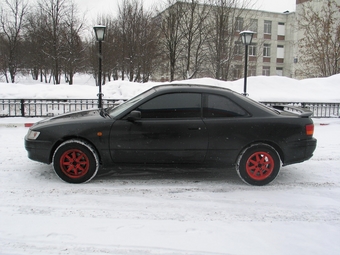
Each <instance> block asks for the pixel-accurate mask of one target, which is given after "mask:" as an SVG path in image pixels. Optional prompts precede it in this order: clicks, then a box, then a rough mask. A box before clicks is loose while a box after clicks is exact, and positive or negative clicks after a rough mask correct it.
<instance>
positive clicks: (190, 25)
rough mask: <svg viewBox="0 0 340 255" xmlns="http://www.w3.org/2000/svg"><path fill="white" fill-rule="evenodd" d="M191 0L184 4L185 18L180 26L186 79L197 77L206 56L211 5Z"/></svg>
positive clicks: (183, 70)
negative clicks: (205, 48)
mask: <svg viewBox="0 0 340 255" xmlns="http://www.w3.org/2000/svg"><path fill="white" fill-rule="evenodd" d="M199 2H200V1H198V0H190V1H187V2H185V3H184V5H183V18H182V19H181V22H180V28H181V31H182V33H181V34H183V45H184V49H183V52H182V54H181V56H182V57H181V60H182V61H181V62H182V76H183V78H184V79H191V78H193V77H195V75H196V74H197V72H199V71H200V69H201V65H202V63H203V62H204V60H205V58H206V53H207V52H206V51H205V50H204V43H205V41H206V39H207V36H208V33H207V29H208V28H207V22H206V21H207V19H208V18H209V14H210V9H211V5H208V4H200V3H199Z"/></svg>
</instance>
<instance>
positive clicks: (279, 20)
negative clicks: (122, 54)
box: [157, 0, 340, 80]
mask: <svg viewBox="0 0 340 255" xmlns="http://www.w3.org/2000/svg"><path fill="white" fill-rule="evenodd" d="M335 1H336V2H337V3H340V0H335ZM323 2H324V1H323V0H296V12H288V11H286V12H283V13H276V12H268V11H261V10H249V9H246V10H239V13H241V14H240V15H238V14H237V15H234V17H233V19H234V23H233V26H235V27H236V29H235V30H233V31H232V33H233V39H232V40H233V43H234V46H233V47H234V49H231V47H229V50H230V51H231V50H232V51H233V54H232V57H231V58H228V59H227V58H226V59H227V60H226V61H231V63H230V65H229V66H228V71H227V72H229V73H230V74H228V78H227V79H228V80H235V79H239V78H242V77H244V74H243V72H244V62H245V61H244V57H245V52H244V49H245V46H244V45H243V44H242V42H241V40H240V36H239V33H240V32H241V31H243V30H250V31H253V32H254V37H253V40H252V43H251V45H249V47H248V55H249V59H248V76H258V75H265V76H272V75H278V76H286V77H290V78H298V79H300V78H306V77H302V76H301V75H300V76H299V74H298V73H299V72H297V70H298V69H299V68H300V69H301V68H304V66H303V64H301V62H300V58H301V52H300V51H301V45H300V47H299V40H300V39H301V38H302V37H303V31H300V30H299V27H298V20H299V18H300V17H299V15H301V14H302V10H303V8H304V5H305V4H306V3H308V4H312V5H313V6H315V7H320V6H321V5H322V4H323ZM170 8H171V7H170ZM213 8H219V7H218V6H214V7H213ZM235 10H236V12H237V10H238V9H237V8H235ZM165 12H166V10H165ZM231 16H232V15H231ZM210 18H214V17H213V15H211V17H210ZM229 33H230V32H229ZM206 48H208V47H206ZM210 48H211V47H210ZM229 56H231V55H230V54H229ZM230 59H231V60H230ZM209 65H210V64H209V63H203V65H202V67H201V69H200V71H199V72H197V73H196V74H195V76H194V77H195V78H201V77H207V76H209V77H212V76H213V75H214V74H213V73H212V71H211V68H210V70H209ZM165 67H166V65H165ZM166 68H167V67H166ZM164 73H165V70H164V68H163V70H162V72H160V73H159V74H158V75H157V76H158V77H159V76H162V77H165V75H164ZM182 73H183V72H182ZM215 76H216V75H215ZM176 78H177V79H178V78H183V77H180V76H179V75H178V76H177V77H176ZM214 78H219V77H214ZM222 79H225V78H222Z"/></svg>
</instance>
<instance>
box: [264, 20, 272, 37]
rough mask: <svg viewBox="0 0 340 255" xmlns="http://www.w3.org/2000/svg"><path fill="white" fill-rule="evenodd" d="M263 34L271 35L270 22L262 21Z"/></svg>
mask: <svg viewBox="0 0 340 255" xmlns="http://www.w3.org/2000/svg"><path fill="white" fill-rule="evenodd" d="M264 33H265V34H271V33H272V22H271V21H270V20H265V21H264Z"/></svg>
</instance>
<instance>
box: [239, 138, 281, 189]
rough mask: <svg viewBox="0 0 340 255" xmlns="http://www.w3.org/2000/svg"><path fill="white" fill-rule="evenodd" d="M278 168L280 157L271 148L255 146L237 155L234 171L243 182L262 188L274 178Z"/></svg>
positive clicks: (261, 145) (260, 145)
mask: <svg viewBox="0 0 340 255" xmlns="http://www.w3.org/2000/svg"><path fill="white" fill-rule="evenodd" d="M280 167H281V161H280V157H279V155H278V153H277V152H276V150H275V149H274V148H273V147H271V146H269V145H266V144H255V145H252V146H250V147H249V148H247V149H245V150H244V151H243V152H242V153H241V154H240V155H239V157H238V160H237V164H236V171H237V173H238V175H239V176H240V177H241V179H242V180H243V181H244V182H246V183H248V184H251V185H258V186H262V185H266V184H268V183H270V182H272V181H273V180H274V179H275V178H276V176H277V175H278V173H279V171H280Z"/></svg>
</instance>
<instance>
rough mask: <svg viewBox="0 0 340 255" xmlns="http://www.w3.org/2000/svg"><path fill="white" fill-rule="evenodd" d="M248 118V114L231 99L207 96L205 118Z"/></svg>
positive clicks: (204, 110)
mask: <svg viewBox="0 0 340 255" xmlns="http://www.w3.org/2000/svg"><path fill="white" fill-rule="evenodd" d="M244 116H248V114H247V112H246V111H245V110H243V109H242V108H241V107H239V106H238V105H237V104H235V103H234V102H232V101H231V100H230V99H228V98H226V97H223V96H218V95H205V99H204V108H203V117H204V118H226V117H227V118H232V117H244Z"/></svg>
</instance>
